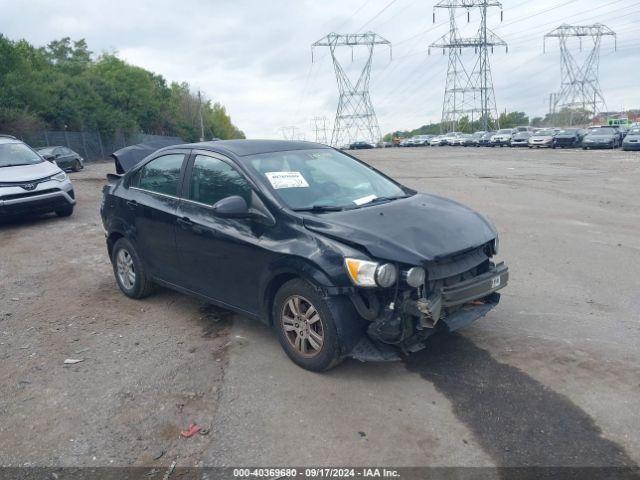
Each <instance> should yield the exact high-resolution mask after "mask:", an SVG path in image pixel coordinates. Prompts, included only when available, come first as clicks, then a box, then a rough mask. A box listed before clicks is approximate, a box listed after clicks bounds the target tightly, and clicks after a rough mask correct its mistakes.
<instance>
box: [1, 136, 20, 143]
mask: <svg viewBox="0 0 640 480" xmlns="http://www.w3.org/2000/svg"><path fill="white" fill-rule="evenodd" d="M0 143H22V142H21V141H20V140H18V139H17V138H15V137H12V136H10V135H0Z"/></svg>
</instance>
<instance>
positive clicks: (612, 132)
mask: <svg viewBox="0 0 640 480" xmlns="http://www.w3.org/2000/svg"><path fill="white" fill-rule="evenodd" d="M620 145H622V139H621V138H620V133H619V132H618V131H617V130H616V129H615V128H612V127H601V128H597V129H592V130H590V132H589V133H588V134H587V135H586V136H585V137H584V139H583V140H582V149H583V150H587V149H590V148H611V149H613V148H618V147H619V146H620Z"/></svg>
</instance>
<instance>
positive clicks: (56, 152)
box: [37, 147, 84, 172]
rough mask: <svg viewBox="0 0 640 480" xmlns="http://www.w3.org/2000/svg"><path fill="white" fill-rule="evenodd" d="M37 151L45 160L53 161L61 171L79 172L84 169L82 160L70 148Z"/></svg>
mask: <svg viewBox="0 0 640 480" xmlns="http://www.w3.org/2000/svg"><path fill="white" fill-rule="evenodd" d="M37 151H38V153H39V154H40V156H42V158H44V159H45V160H48V161H50V162H54V161H55V162H56V164H57V165H58V166H59V167H60V168H61V169H62V170H73V171H74V172H79V171H80V170H82V169H83V168H84V159H83V158H82V157H81V156H80V155H79V154H78V153H76V152H74V151H73V150H71V149H70V148H67V147H44V148H39V149H38V150H37Z"/></svg>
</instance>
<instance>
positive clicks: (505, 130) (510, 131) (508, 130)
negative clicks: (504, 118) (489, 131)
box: [498, 128, 513, 134]
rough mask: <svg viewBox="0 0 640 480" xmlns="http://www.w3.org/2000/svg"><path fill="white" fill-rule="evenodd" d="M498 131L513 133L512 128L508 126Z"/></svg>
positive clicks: (500, 132)
mask: <svg viewBox="0 0 640 480" xmlns="http://www.w3.org/2000/svg"><path fill="white" fill-rule="evenodd" d="M498 133H499V134H504V133H513V130H511V129H510V128H507V129H502V130H498Z"/></svg>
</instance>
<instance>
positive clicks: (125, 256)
mask: <svg viewBox="0 0 640 480" xmlns="http://www.w3.org/2000/svg"><path fill="white" fill-rule="evenodd" d="M116 269H117V271H118V280H120V284H121V285H122V286H123V287H124V288H126V289H127V290H131V289H132V288H133V286H134V285H135V283H136V272H135V269H134V267H133V258H132V257H131V254H130V253H129V252H128V251H127V250H125V249H124V248H122V249H120V250H119V251H118V255H117V256H116Z"/></svg>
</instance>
